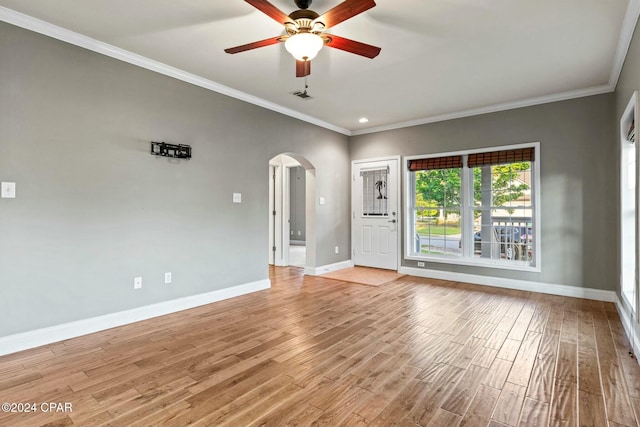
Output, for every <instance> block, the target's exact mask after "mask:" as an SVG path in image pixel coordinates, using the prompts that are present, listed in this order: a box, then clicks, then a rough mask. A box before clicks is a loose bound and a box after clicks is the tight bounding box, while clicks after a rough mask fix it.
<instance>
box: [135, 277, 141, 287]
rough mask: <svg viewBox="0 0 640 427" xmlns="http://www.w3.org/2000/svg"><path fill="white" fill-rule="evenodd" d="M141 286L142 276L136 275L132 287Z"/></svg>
mask: <svg viewBox="0 0 640 427" xmlns="http://www.w3.org/2000/svg"><path fill="white" fill-rule="evenodd" d="M141 288H142V277H136V278H134V279H133V289H141Z"/></svg>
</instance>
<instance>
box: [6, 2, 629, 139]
mask: <svg viewBox="0 0 640 427" xmlns="http://www.w3.org/2000/svg"><path fill="white" fill-rule="evenodd" d="M340 2H341V0H314V1H313V4H312V5H311V9H313V10H315V11H317V12H318V13H323V12H325V11H327V10H329V9H331V8H332V7H334V6H336V5H337V4H339V3H340ZM272 3H273V4H274V5H275V6H277V7H278V8H280V9H281V10H283V11H284V12H285V13H287V14H288V13H290V12H292V11H293V10H295V9H296V7H295V4H294V2H293V0H272ZM376 3H377V6H376V7H374V8H373V9H370V10H369V11H367V12H364V13H363V14H361V15H358V16H356V17H354V18H352V19H350V20H348V21H346V22H343V23H341V24H339V25H337V26H335V27H333V28H331V29H330V30H329V31H328V32H330V33H334V34H337V35H340V36H343V37H346V38H349V39H353V40H358V41H361V42H364V43H368V44H372V45H376V46H379V47H381V48H382V52H381V53H380V55H379V56H378V57H377V58H375V59H372V60H371V59H366V58H362V57H359V56H357V55H353V54H349V53H346V52H344V51H340V50H337V49H331V48H327V47H325V48H323V49H322V51H321V52H320V53H319V54H318V56H317V57H316V59H314V60H313V62H312V73H311V76H310V77H309V80H308V83H309V94H310V95H311V96H312V97H313V99H311V100H302V99H300V98H297V97H294V96H293V95H291V92H292V91H295V90H300V89H303V88H304V79H297V78H296V77H295V62H294V59H293V58H292V57H291V56H290V55H289V54H288V53H287V52H286V51H285V49H284V46H283V45H274V46H269V47H264V48H260V49H256V50H252V51H248V52H243V53H240V54H236V55H229V54H226V53H224V51H223V50H224V49H225V48H227V47H233V46H236V45H241V44H245V43H249V42H253V41H257V40H262V39H266V38H269V37H274V36H277V35H279V34H281V33H282V26H280V25H279V24H278V23H277V22H275V21H274V20H272V19H271V18H269V17H267V16H266V15H264V14H263V13H261V12H259V11H257V10H256V9H254V8H253V7H252V6H251V5H249V4H248V3H246V2H244V1H243V0H224V1H221V0H55V1H51V0H0V20H3V21H6V22H10V23H13V24H16V25H20V26H23V27H25V28H29V29H33V30H36V31H39V32H42V33H44V34H48V35H51V36H53V37H56V38H59V39H62V40H66V41H69V42H72V43H75V44H78V45H80V46H84V47H88V48H90V49H93V50H96V51H98V52H101V53H105V54H108V55H110V56H114V57H117V58H120V59H124V60H127V61H129V62H132V63H136V64H138V65H142V66H145V67H147V68H150V69H154V70H156V71H159V72H163V73H165V74H168V75H172V76H174V77H178V78H182V79H183V80H186V81H191V82H192V83H195V84H199V85H201V86H204V87H208V88H210V89H213V90H217V91H220V92H222V93H226V94H228V95H231V96H235V97H238V98H240V99H244V100H247V101H249V102H254V103H256V104H258V105H263V106H265V107H267V108H271V109H274V110H277V111H281V112H283V113H285V114H288V115H291V116H294V117H298V118H301V119H303V120H307V121H310V122H312V123H316V124H319V125H321V126H325V127H327V128H330V129H334V130H337V131H339V132H342V133H345V134H359V133H366V132H371V131H375V130H382V129H390V128H395V127H402V126H407V125H413V124H420V123H427V122H432V121H437V120H443V119H447V118H454V117H462V116H466V115H472V114H479V113H483V112H488V111H497V110H502V109H508V108H514V107H519V106H523V105H533V104H537V103H542V102H547V101H553V100H559V99H569V98H573V97H577V96H584V95H590V94H596V93H604V92H609V91H612V90H613V89H614V88H615V84H616V82H617V79H618V75H619V72H620V69H621V66H622V62H623V59H624V55H625V54H626V51H627V48H628V44H629V41H630V38H631V35H632V33H633V29H634V27H635V23H636V20H637V18H638V13H639V10H640V7H639V3H640V1H639V0H536V1H534V0H430V1H424V0H377V1H376ZM15 12H19V13H15ZM23 14H24V15H27V16H24V15H23ZM33 18H35V19H33ZM41 21H44V22H41ZM51 24H53V25H51ZM67 30H68V31H67ZM363 116H366V117H368V118H369V122H368V123H366V124H360V123H359V122H358V119H359V118H360V117H363Z"/></svg>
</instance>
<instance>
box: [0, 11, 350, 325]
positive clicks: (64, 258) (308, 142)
mask: <svg viewBox="0 0 640 427" xmlns="http://www.w3.org/2000/svg"><path fill="white" fill-rule="evenodd" d="M0 58H2V59H1V60H0V181H15V182H16V183H17V194H18V197H17V198H16V199H13V200H11V199H0V336H6V335H9V334H13V333H18V332H22V331H28V330H32V329H36V328H41V327H46V326H52V325H56V324H61V323H65V322H70V321H74V320H79V319H84V318H89V317H93V316H97V315H101V314H106V313H113V312H117V311H121V310H126V309H130V308H134V307H139V306H143V305H148V304H152V303H156V302H160V301H165V300H170V299H174V298H178V297H182V296H187V295H194V294H199V293H204V292H209V291H213V290H217V289H222V288H225V287H230V286H235V285H240V284H244V283H250V282H254V281H259V280H263V279H267V278H268V267H267V265H268V251H267V247H268V224H267V212H268V181H267V176H268V174H267V170H268V161H269V159H271V158H272V157H274V156H275V155H277V154H279V153H283V152H289V153H297V154H299V155H302V156H304V157H305V158H306V159H307V160H309V161H310V162H311V163H312V164H313V165H314V166H315V168H316V188H317V194H318V195H319V196H325V197H326V198H327V203H326V204H325V205H323V206H319V205H317V218H316V234H317V236H316V238H317V245H318V246H317V262H316V264H317V265H326V264H331V263H335V262H339V261H343V260H346V259H347V258H348V254H347V253H346V252H347V251H345V253H342V254H339V255H336V254H335V253H334V247H335V246H340V247H349V246H350V241H349V236H350V232H349V222H348V220H349V181H348V176H349V169H350V161H349V153H348V138H347V137H346V136H344V135H341V134H338V133H335V132H332V131H328V130H326V129H323V128H319V127H316V126H313V125H310V124H307V123H304V122H301V121H298V120H295V119H292V118H289V117H286V116H283V115H281V114H278V113H275V112H272V111H268V110H265V109H262V108H259V107H257V106H254V105H251V104H247V103H244V102H241V101H238V100H235V99H232V98H229V97H226V96H223V95H220V94H217V93H213V92H210V91H207V90H205V89H202V88H199V87H195V86H192V85H189V84H187V83H184V82H180V81H177V80H174V79H171V78H169V77H166V76H162V75H159V74H156V73H153V72H150V71H147V70H144V69H141V68H138V67H135V66H132V65H129V64H126V63H123V62H120V61H117V60H114V59H111V58H108V57H105V56H102V55H99V54H96V53H93V52H90V51H86V50H84V49H81V48H78V47H75V46H72V45H68V44H66V43H63V42H60V41H56V40H53V39H50V38H47V37H44V36H41V35H38V34H35V33H32V32H29V31H26V30H23V29H19V28H16V27H13V26H10V25H7V24H3V23H0ZM150 141H165V142H170V143H182V144H190V145H191V146H192V147H193V159H191V160H190V161H169V160H167V159H163V158H158V157H154V156H151V155H150V154H149V153H148V151H149V144H150ZM233 192H240V193H242V204H233V203H232V193H233ZM167 271H171V272H172V273H173V283H172V284H171V285H165V284H164V283H163V278H164V272H167ZM135 276H143V278H144V283H143V289H141V290H138V291H134V290H133V278H134V277H135Z"/></svg>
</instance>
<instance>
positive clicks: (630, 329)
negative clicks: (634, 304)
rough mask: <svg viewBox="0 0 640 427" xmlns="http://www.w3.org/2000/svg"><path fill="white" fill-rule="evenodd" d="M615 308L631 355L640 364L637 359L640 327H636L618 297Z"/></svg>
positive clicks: (639, 347)
mask: <svg viewBox="0 0 640 427" xmlns="http://www.w3.org/2000/svg"><path fill="white" fill-rule="evenodd" d="M616 308H617V309H618V314H619V315H620V321H621V322H622V327H623V328H624V331H625V332H626V334H627V338H628V339H629V342H630V343H631V348H632V349H633V353H634V354H635V356H636V361H637V362H638V364H640V360H639V359H638V357H640V325H638V323H637V322H636V319H634V317H633V315H632V314H631V313H630V312H629V310H628V308H627V306H626V305H625V304H623V303H622V301H620V298H618V295H616ZM634 325H635V327H634Z"/></svg>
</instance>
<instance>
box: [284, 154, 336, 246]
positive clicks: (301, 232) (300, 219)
mask: <svg viewBox="0 0 640 427" xmlns="http://www.w3.org/2000/svg"><path fill="white" fill-rule="evenodd" d="M305 175H306V171H305V170H304V168H303V167H302V166H298V167H294V168H289V195H290V200H289V219H290V221H291V222H290V223H289V226H290V236H289V237H290V240H296V241H299V242H304V241H305V239H306V237H305V227H306V221H305V218H306V216H305V209H306V191H305V186H306V179H305ZM347 250H348V249H347Z"/></svg>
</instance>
